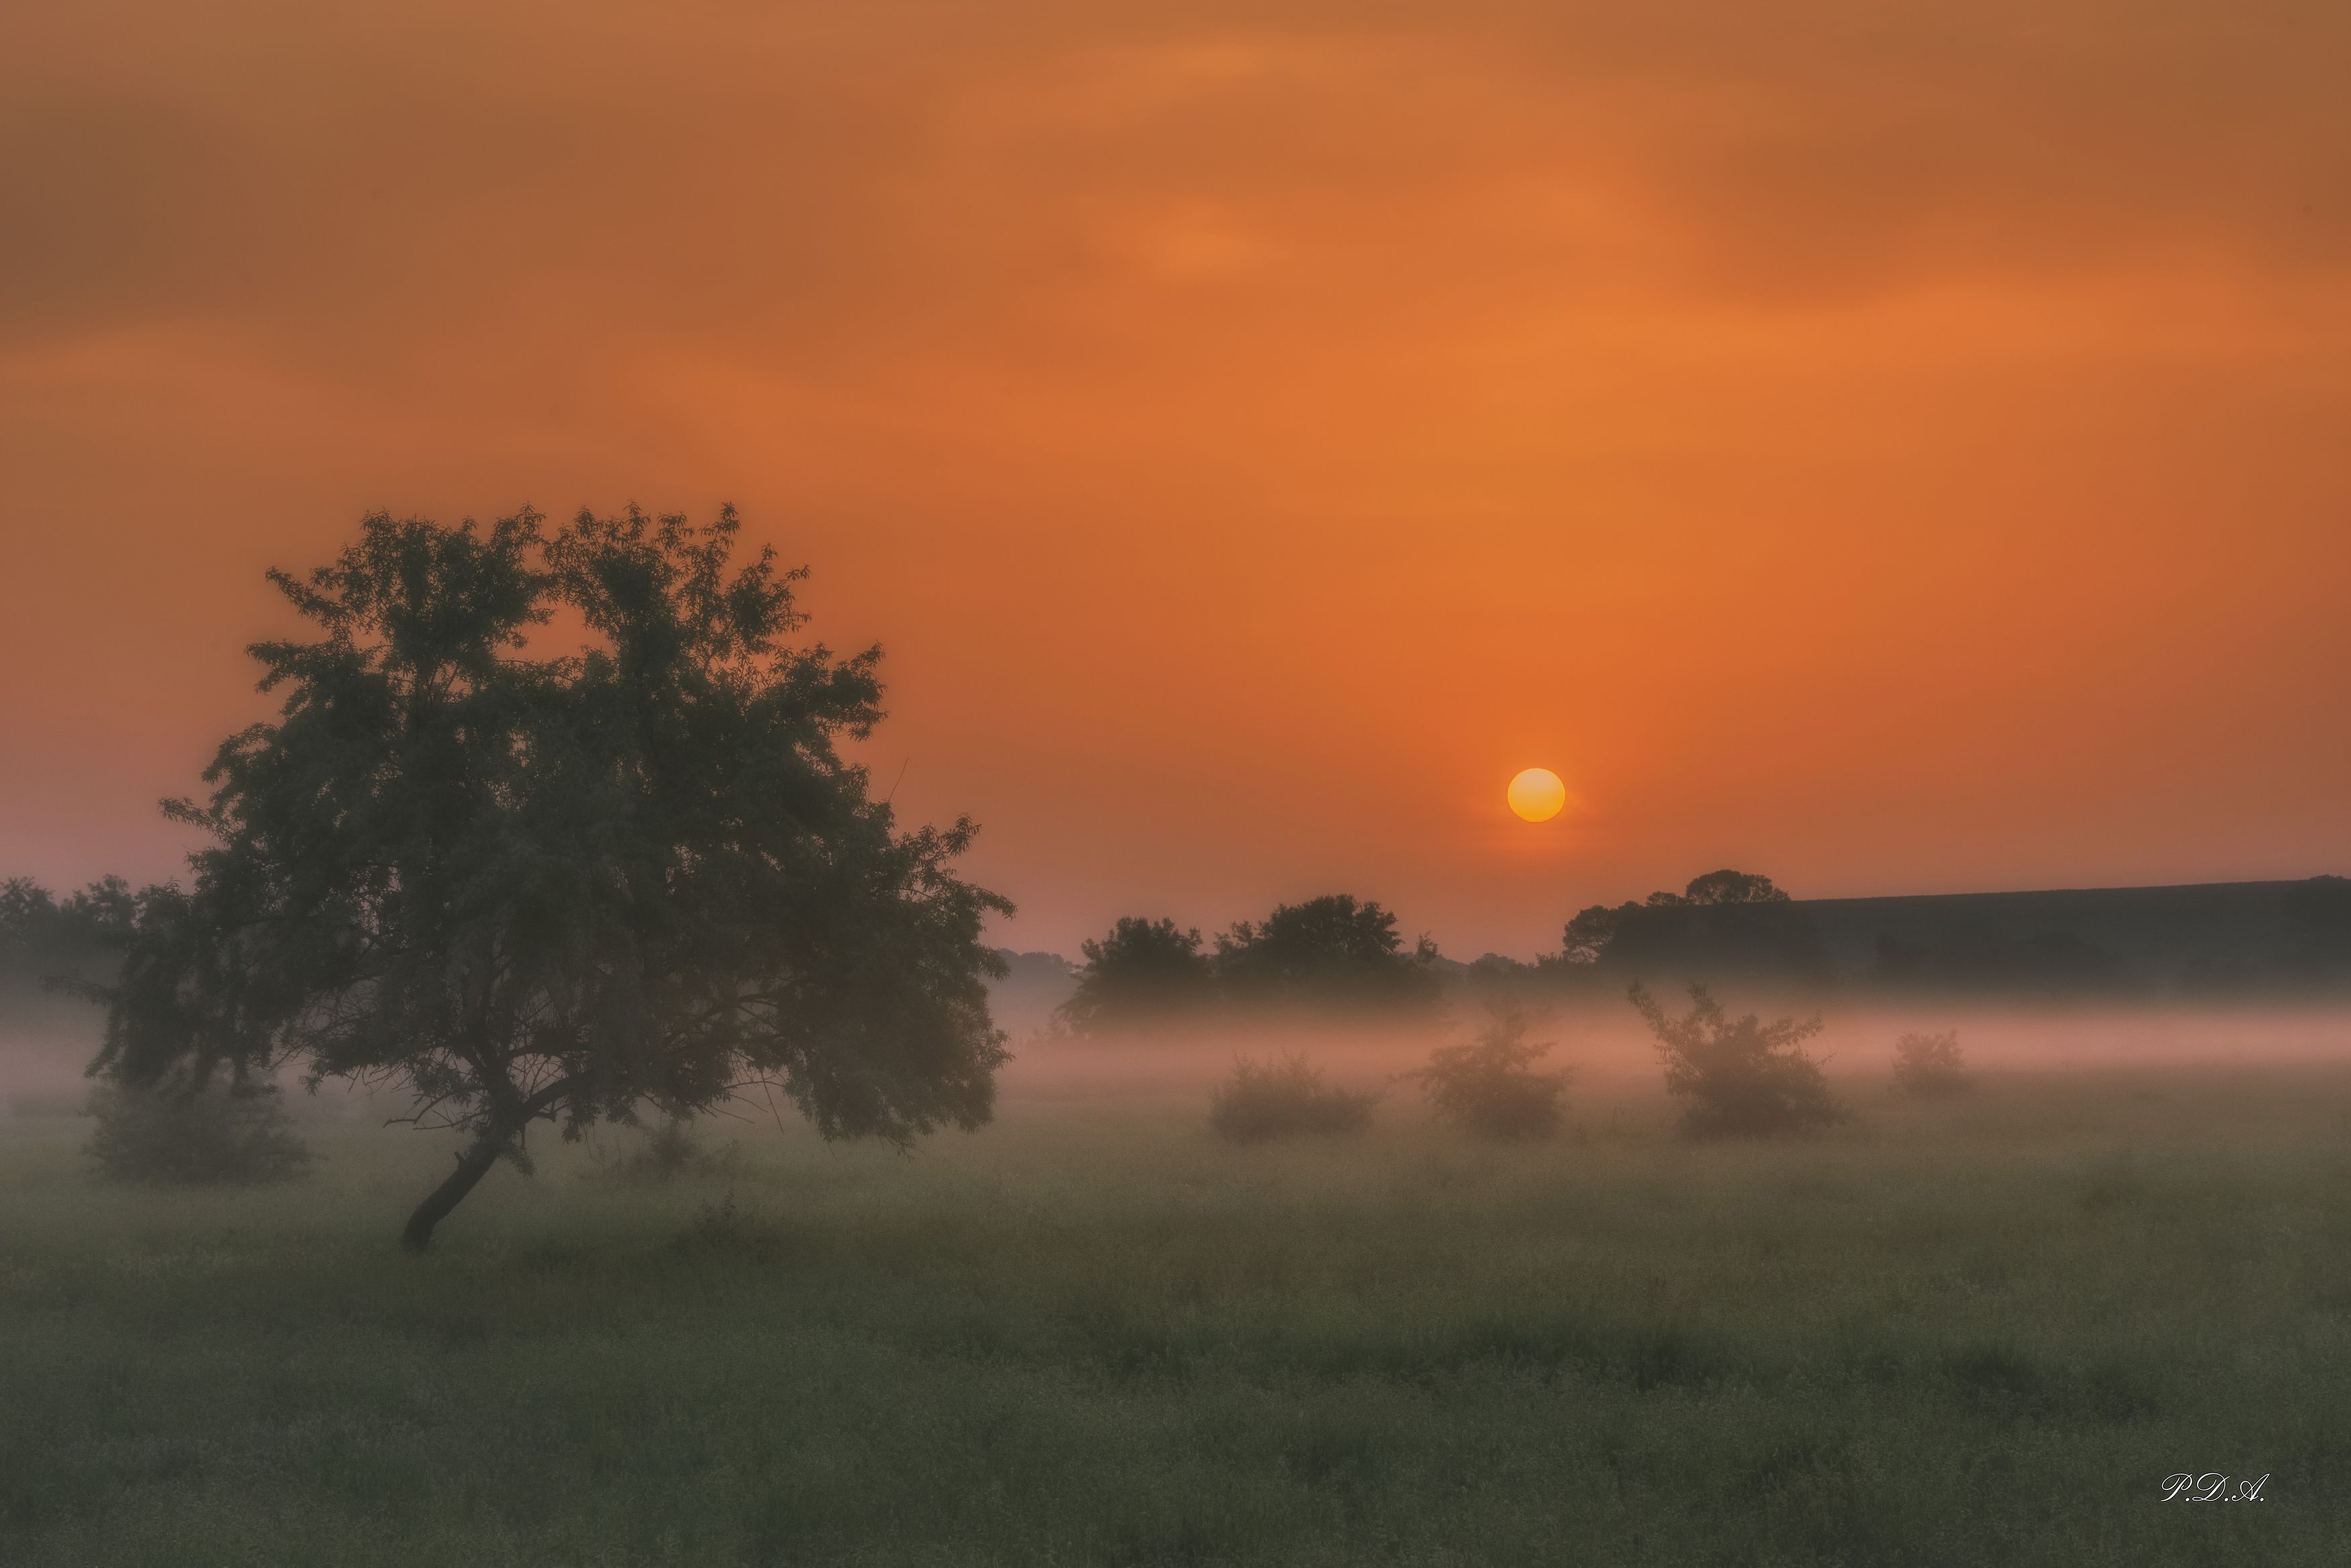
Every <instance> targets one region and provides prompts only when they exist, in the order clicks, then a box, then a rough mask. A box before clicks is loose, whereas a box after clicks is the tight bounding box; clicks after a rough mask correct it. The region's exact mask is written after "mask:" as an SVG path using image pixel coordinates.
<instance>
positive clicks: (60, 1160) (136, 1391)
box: [0, 1066, 2351, 1568]
mask: <svg viewBox="0 0 2351 1568" xmlns="http://www.w3.org/2000/svg"><path fill="white" fill-rule="evenodd" d="M1836 1087H1837V1090H1838V1094H1839V1096H1840V1098H1841V1100H1842V1101H1843V1102H1844V1104H1846V1105H1847V1106H1850V1107H1851V1108H1852V1109H1853V1110H1854V1111H1855V1116H1854V1117H1853V1118H1852V1119H1851V1120H1849V1121H1846V1122H1844V1123H1840V1124H1837V1125H1835V1126H1833V1127H1829V1128H1827V1129H1826V1130H1825V1131H1823V1132H1822V1133H1820V1134H1819V1135H1818V1136H1815V1137H1809V1138H1801V1139H1782V1140H1739V1139H1734V1140H1723V1141H1704V1142H1692V1141H1690V1140H1689V1139H1687V1138H1686V1137H1681V1136H1680V1135H1679V1134H1678V1132H1677V1128H1676V1126H1675V1118H1674V1111H1675V1107H1674V1106H1671V1105H1669V1104H1668V1103H1667V1101H1666V1100H1665V1099H1664V1097H1663V1096H1660V1095H1658V1094H1657V1093H1656V1086H1655V1080H1654V1079H1653V1080H1652V1081H1651V1084H1650V1085H1649V1086H1648V1087H1647V1088H1646V1090H1643V1091H1641V1092H1637V1093H1636V1092H1633V1091H1631V1090H1629V1089H1625V1088H1621V1087H1609V1088H1593V1089H1587V1091H1586V1092H1584V1093H1582V1094H1579V1096H1577V1098H1576V1100H1575V1101H1574V1103H1573V1107H1572V1110H1573V1114H1572V1116H1571V1117H1570V1119H1569V1123H1568V1125H1567V1127H1565V1129H1564V1136H1562V1137H1558V1138H1556V1139H1553V1140H1550V1141H1546V1142H1525V1143H1520V1144H1515V1145H1509V1144H1504V1145H1498V1144H1494V1143H1490V1142H1488V1141H1484V1140H1480V1139H1478V1138H1476V1137H1470V1136H1468V1135H1466V1134H1464V1133H1462V1132H1460V1131H1458V1130H1456V1129H1454V1128H1452V1127H1448V1126H1447V1125H1445V1124H1443V1123H1441V1122H1439V1121H1437V1120H1436V1119H1434V1118H1432V1117H1430V1116H1426V1115H1403V1114H1398V1115H1395V1116H1384V1117H1382V1118H1381V1119H1380V1120H1379V1121H1378V1122H1377V1123H1376V1124H1375V1125H1374V1126H1373V1127H1371V1128H1370V1129H1369V1130H1368V1131H1366V1132H1365V1133H1364V1134H1363V1135H1362V1136H1360V1137H1352V1138H1346V1139H1295V1140H1284V1141H1279V1142H1272V1143H1267V1144H1263V1145H1259V1146H1254V1147H1234V1146H1233V1145H1231V1144H1229V1143H1227V1142H1225V1141H1223V1140H1221V1139H1219V1138H1217V1137H1216V1136H1215V1134H1214V1133H1213V1132H1212V1131H1211V1130H1210V1128H1209V1127H1207V1121H1206V1117H1205V1116H1204V1114H1203V1113H1204V1110H1205V1102H1206V1095H1205V1093H1202V1092H1196V1091H1194V1090H1189V1089H1187V1090H1186V1092H1184V1093H1182V1094H1170V1093H1144V1092H1139V1091H1138V1092H1117V1093H1099V1094H1096V1093H1086V1094H1079V1093H1063V1094H1061V1095H1058V1096H1052V1097H1046V1096H1041V1095H1036V1094H1024V1093H1022V1092H1020V1086H1019V1079H1018V1075H1017V1073H1016V1075H1015V1076H1014V1081H1013V1082H1012V1083H1011V1085H1008V1090H1009V1092H1008V1096H1007V1098H1006V1100H1005V1103H1004V1105H1003V1106H1002V1111H1001V1115H1000V1117H999V1121H998V1125H996V1126H995V1127H990V1128H988V1129H986V1130H984V1131H982V1132H979V1133H976V1134H972V1135H968V1136H963V1135H949V1136H947V1137H942V1138H938V1139H934V1140H932V1141H931V1142H929V1143H927V1144H925V1145H923V1146H921V1147H919V1148H918V1149H917V1150H916V1151H915V1152H914V1153H913V1154H911V1155H899V1154H895V1153H893V1152H892V1151H891V1150H889V1149H888V1148H887V1147H880V1146H873V1145H849V1144H844V1145H827V1144H825V1143H823V1142H822V1141H820V1139H819V1138H818V1137H816V1136H815V1135H814V1134H813V1133H812V1132H811V1131H810V1129H808V1128H807V1127H805V1126H804V1125H802V1124H800V1123H799V1122H798V1121H797V1120H796V1119H795V1120H792V1121H790V1122H789V1125H788V1126H782V1127H766V1128H764V1129H762V1128H758V1127H747V1126H744V1125H741V1124H726V1123H716V1124H705V1133H704V1134H703V1136H706V1137H716V1138H718V1139H720V1140H722V1141H725V1142H730V1143H732V1144H734V1145H735V1147H736V1148H737V1156H736V1158H735V1159H734V1161H733V1162H732V1164H731V1165H727V1166H720V1165H716V1164H705V1163H703V1162H699V1161H695V1160H684V1161H682V1162H680V1165H679V1168H678V1169H677V1171H676V1172H675V1176H674V1179H672V1180H669V1181H666V1182H662V1183H651V1184H648V1183H636V1182H619V1181H613V1180H611V1179H608V1178H607V1177H606V1175H605V1168H606V1167H608V1166H609V1164H610V1163H611V1151H603V1152H604V1153H605V1155H606V1157H607V1158H606V1160H605V1165H603V1166H600V1165H599V1163H598V1158H597V1157H598V1155H599V1152H600V1151H599V1150H598V1149H596V1148H594V1147H590V1148H578V1147H564V1146H561V1145H559V1144H557V1143H555V1142H553V1141H552V1140H548V1141H547V1142H546V1143H545V1145H544V1147H542V1143H541V1140H538V1139H534V1140H533V1144H532V1147H533V1152H534V1154H535V1155H536V1156H537V1157H538V1175H537V1176H536V1177H535V1178H529V1179H526V1178H524V1177H522V1176H521V1175H519V1174H518V1173H517V1172H514V1171H511V1170H501V1171H499V1172H497V1173H496V1175H495V1176H494V1178H493V1179H490V1180H487V1181H486V1182H485V1183H484V1184H483V1186H482V1188H481V1189H480V1191H479V1193H478V1194H477V1195H476V1198H475V1200H474V1201H473V1202H472V1203H470V1204H468V1205H467V1207H466V1209H465V1210H464V1212H463V1213H462V1214H461V1215H459V1216H458V1217H457V1218H455V1220H452V1222H451V1223H450V1224H449V1225H448V1226H446V1227H445V1228H444V1235H443V1237H442V1239H441V1241H440V1242H439V1243H438V1244H437V1245H436V1247H435V1249H434V1251H432V1252H430V1253H428V1254H425V1255H423V1256H412V1255H407V1254H404V1253H402V1252H401V1251H398V1250H396V1248H395V1247H394V1246H393V1245H392V1239H391V1234H390V1232H391V1231H392V1220H395V1219H396V1217H397V1216H398V1215H399V1214H400V1213H401V1212H402V1211H403V1210H405V1208H406V1207H407V1205H408V1204H409V1203H410V1202H411V1201H413V1194H414V1191H415V1190H416V1189H417V1186H418V1184H419V1182H420V1181H421V1180H424V1179H429V1178H430V1177H431V1176H432V1174H433V1173H434V1172H435V1171H436V1170H438V1169H442V1168H446V1167H447V1166H448V1164H449V1163H450V1159H451V1156H452V1154H453V1153H455V1151H456V1150H457V1148H458V1147H460V1146H459V1144H458V1143H457V1141H456V1139H455V1137H454V1136H451V1135H434V1134H426V1133H417V1132H412V1131H408V1130H405V1129H389V1130H388V1129H383V1128H379V1127H372V1126H364V1125H360V1124H356V1123H344V1124H341V1125H340V1126H334V1125H326V1124H322V1123H319V1122H316V1121H313V1122H311V1123H310V1124H309V1125H308V1126H306V1127H305V1128H304V1133H305V1136H306V1137H307V1138H308V1140H309V1141H310V1142H312V1143H313V1144H314V1145H315V1146H316V1147H319V1150H320V1151H321V1153H322V1154H323V1155H324V1156H325V1158H324V1159H323V1160H322V1161H321V1163H320V1165H319V1169H318V1171H317V1173H316V1174H315V1175H314V1176H313V1177H312V1178H311V1179H309V1180H308V1181H305V1182H300V1183H294V1184H288V1185H285V1186H279V1187H268V1188H249V1189H234V1188H187V1189H182V1188H154V1187H144V1186H136V1185H124V1184H110V1183H106V1182H102V1181H99V1180H96V1179H93V1178H92V1176H91V1175H90V1174H89V1171H88V1169H87V1167H86V1165H85V1162H84V1161H83V1159H82V1158H81V1157H80V1147H81V1145H82V1144H83V1142H84V1141H85V1140H86V1139H87V1137H88V1135H89V1123H88V1122H87V1121H83V1120H78V1119H75V1118H70V1117H60V1116H41V1117H19V1118H10V1119H0V1345H6V1347H7V1351H8V1354H7V1355H5V1356H0V1562H5V1563H9V1564H11V1565H13V1568H35V1565H46V1564H73V1565H76V1568H82V1565H107V1564H150V1563H152V1564H167V1563H169V1564H181V1563H205V1564H239V1563H252V1564H263V1563H266V1564H272V1565H284V1564H309V1563H317V1564H329V1563H331V1564H336V1565H338V1568H342V1565H360V1568H365V1565H371V1564H382V1565H387V1568H389V1565H393V1564H397V1565H401V1568H408V1565H411V1564H416V1563H459V1562H463V1563H480V1564H532V1565H538V1564H547V1565H549V1568H552V1565H555V1564H564V1565H567V1568H573V1565H585V1564H599V1565H602V1564H609V1565H613V1568H618V1565H621V1564H628V1565H631V1568H637V1565H642V1564H681V1565H683V1564H696V1565H699V1564H753V1563H796V1564H797V1563H810V1564H830V1563H842V1564H847V1563H940V1564H947V1563H954V1564H963V1563H983V1564H987V1563H993V1564H1003V1565H1006V1568H1014V1565H1018V1568H1029V1565H1034V1564H1047V1563H1111V1564H1116V1563H1166V1564H1175V1563H1203V1564H1205V1563H1236V1564H1243V1563H1246V1564H1260V1563H1261V1564H1284V1565H1290V1564H1310V1565H1311V1564H1332V1565H1337V1564H1361V1563H1447V1564H1462V1565H1465V1568H1467V1565H1471V1564H1476V1565H1481V1568H1482V1565H1488V1564H1509V1563H1546V1564H1550V1563H1612V1564H1693V1563H1724V1564H1729V1563H1737V1564H1741V1565H1750V1564H1773V1563H1779V1564H1807V1565H1810V1564H1836V1563H1842V1564H1853V1565H1855V1568H1860V1565H1869V1568H1885V1565H1899V1564H1940V1563H1952V1564H1959V1563H1966V1564H1980V1563H2048V1564H2064V1565H2066V1568H2094V1565H2099V1564H2112V1565H2117V1568H2119V1565H2124V1564H2128V1565H2130V1568H2145V1565H2147V1564H2171V1563H2179V1564H2189V1563H2256V1562H2258V1563H2322V1562H2338V1561H2343V1560H2345V1558H2346V1554H2351V1508H2346V1506H2345V1505H2344V1497H2343V1490H2342V1489H2343V1481H2342V1477H2343V1476H2344V1474H2345V1473H2346V1467H2351V1403H2346V1401H2345V1400H2344V1399H2343V1398H2342V1397H2341V1391H2342V1389H2343V1388H2344V1387H2346V1386H2351V1205H2346V1203H2345V1201H2344V1194H2345V1193H2346V1191H2351V1075H2346V1074H2345V1073H2344V1072H2342V1071H2340V1070H2336V1069H2328V1068H2325V1067H2319V1066H2307V1067H2299V1068H2291V1069H2289V1068H2265V1069H2255V1068H2245V1069H2240V1070H2235V1071H2222V1070H2220V1069H2189V1068H2172V1069H2163V1070H2156V1069H2139V1070H2134V1071H2105V1072H2083V1073H2072V1074H2041V1075H2021V1074H2015V1073H2006V1072H1984V1073H1982V1074H1981V1075H1980V1080H1979V1085H1978V1088H1977V1091H1976V1092H1975V1093H1974V1094H1972V1095H1970V1096H1965V1097H1963V1098H1959V1099H1955V1100H1949V1101H1944V1102H1939V1103H1933V1102H1921V1101H1917V1100H1915V1099H1913V1098H1911V1097H1909V1096H1901V1095H1898V1094H1896V1092H1895V1090H1894V1089H1893V1087H1892V1085H1891V1084H1890V1082H1889V1081H1888V1079H1887V1078H1886V1075H1885V1073H1884V1071H1883V1069H1882V1067H1881V1068H1880V1069H1879V1070H1878V1071H1877V1072H1876V1075H1874V1076H1863V1075H1858V1074H1855V1075H1852V1076H1850V1077H1844V1078H1839V1079H1838V1080H1837V1084H1836ZM298 1103H299V1102H298ZM614 1136H616V1137H617V1136H619V1135H614ZM627 1136H628V1137H630V1138H631V1139H632V1140H638V1141H642V1139H643V1135H642V1134H633V1133H632V1134H629V1135H627ZM627 1147H635V1143H634V1142H632V1143H631V1144H630V1145H628V1146H627ZM2180 1471H2197V1472H2202V1471H2217V1472H2224V1473H2228V1474H2230V1475H2232V1476H2239V1477H2242V1478H2245V1479H2251V1478H2252V1477H2254V1476H2257V1475H2260V1474H2263V1473H2267V1474H2268V1475H2269V1476H2270V1478H2271V1479H2270V1480H2269V1482H2268V1485H2267V1487H2266V1488H2265V1490H2264V1493H2263V1501H2260V1502H2258V1503H2247V1504H2233V1505H2196V1504H2188V1503H2180V1502H2171V1503H2166V1502H2163V1501H2158V1497H2159V1490H2158V1489H2159V1487H2160V1485H2161V1483H2162V1482H2163V1480H2164V1479H2165V1478H2166V1477H2167V1476H2170V1475H2173V1474H2175V1473H2177V1472H2180Z"/></svg>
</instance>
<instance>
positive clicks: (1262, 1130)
mask: <svg viewBox="0 0 2351 1568" xmlns="http://www.w3.org/2000/svg"><path fill="white" fill-rule="evenodd" d="M1379 1099H1380V1096H1379V1095H1378V1093H1377V1092H1376V1091H1374V1090H1354V1089H1341V1088H1334V1087H1332V1085H1329V1084H1326V1083H1324V1082H1323V1081H1322V1069H1321V1068H1319V1067H1316V1066H1315V1065H1313V1064H1311V1063H1310V1062H1308V1061H1307V1060H1306V1058H1305V1057H1303V1056H1288V1057H1284V1058H1282V1059H1281V1060H1280V1061H1277V1062H1274V1063H1271V1064H1268V1065H1263V1066H1260V1065H1259V1064H1257V1063H1255V1062H1252V1061H1250V1060H1249V1059H1248V1058H1247V1057H1243V1058H1242V1059H1241V1060H1239V1061H1238V1062H1236V1063H1234V1064H1233V1075H1232V1076H1231V1077H1229V1078H1227V1079H1226V1080H1225V1081H1224V1082H1223V1083H1222V1084H1219V1085H1217V1090H1216V1093H1215V1094H1214V1095H1213V1096H1210V1097H1209V1100H1208V1125H1209V1126H1210V1127H1214V1128H1216V1130H1217V1132H1219V1133H1221V1134H1222V1135H1224V1136H1225V1137H1228V1138H1230V1139H1232V1140H1233V1141H1234V1142H1235V1143H1259V1142H1262V1141H1263V1140H1265V1139H1267V1138H1273V1137H1290V1135H1292V1134H1297V1133H1322V1134H1330V1133H1351V1132H1361V1131H1362V1130H1363V1129H1364V1128H1365V1127H1369V1126H1370V1125H1371V1121H1372V1107H1373V1106H1375V1105H1377V1104H1379Z"/></svg>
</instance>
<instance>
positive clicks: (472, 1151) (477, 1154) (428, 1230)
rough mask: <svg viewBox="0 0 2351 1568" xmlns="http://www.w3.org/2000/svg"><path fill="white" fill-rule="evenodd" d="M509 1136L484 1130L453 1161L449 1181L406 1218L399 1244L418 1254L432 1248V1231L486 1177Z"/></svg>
mask: <svg viewBox="0 0 2351 1568" xmlns="http://www.w3.org/2000/svg"><path fill="white" fill-rule="evenodd" d="M513 1136H514V1134H513V1132H512V1131H511V1130H510V1129H508V1128H507V1127H504V1126H503V1125H493V1126H491V1127H485V1128H484V1129H483V1130H482V1135H481V1136H480V1137H477V1138H475V1140H474V1147H471V1148H469V1149H467V1150H465V1153H463V1154H461V1155H459V1156H458V1157H457V1168H456V1169H455V1170H453V1171H451V1172H450V1173H449V1179H448V1180H446V1181H444V1182H443V1183H442V1184H441V1185H440V1186H438V1187H436V1188H434V1189H433V1193H432V1196H430V1197H428V1198H427V1199H425V1200H424V1201H423V1202H422V1203H420V1204H418V1205H417V1206H416V1212H415V1213H413V1214H411V1215H410V1216H409V1217H408V1229H406V1230H405V1231H402V1232H401V1233H400V1244H401V1245H402V1246H403V1247H405V1248H407V1249H408V1250H409V1251H412V1252H421V1251H424V1249H425V1248H426V1247H428V1246H430V1245H431V1244H432V1241H433V1227H434V1226H435V1225H438V1224H439V1223H441V1221H442V1220H446V1219H447V1218H448V1217H449V1210H452V1209H455V1207H457V1205H458V1204H459V1203H460V1202H462V1201H464V1199H465V1194H467V1193H468V1192H471V1191H472V1190H474V1188H475V1184H476V1183H477V1182H479V1181H480V1180H481V1179H482V1178H483V1177H485V1176H486V1175H488V1174H489V1170H490V1167H492V1166H494V1165H496V1163H497V1162H498V1154H499V1151H500V1150H502V1149H504V1148H505V1147H506V1146H507V1139H508V1138H509V1137H513Z"/></svg>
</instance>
